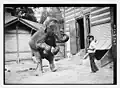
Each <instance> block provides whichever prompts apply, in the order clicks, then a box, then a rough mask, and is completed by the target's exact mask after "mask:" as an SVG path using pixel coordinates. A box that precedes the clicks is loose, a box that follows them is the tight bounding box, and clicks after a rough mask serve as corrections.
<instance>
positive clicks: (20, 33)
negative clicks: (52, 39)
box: [4, 13, 65, 62]
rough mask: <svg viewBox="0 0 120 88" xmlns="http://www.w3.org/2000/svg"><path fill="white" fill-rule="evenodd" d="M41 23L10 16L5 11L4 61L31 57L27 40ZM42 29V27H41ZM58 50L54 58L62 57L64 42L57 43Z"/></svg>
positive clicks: (39, 27)
mask: <svg viewBox="0 0 120 88" xmlns="http://www.w3.org/2000/svg"><path fill="white" fill-rule="evenodd" d="M41 27H43V25H41V24H39V23H36V22H32V21H29V20H26V19H22V18H18V17H15V16H11V15H10V14H8V13H7V15H5V20H4V44H5V45H4V53H5V61H14V60H15V61H18V62H19V61H20V60H29V59H31V55H32V54H31V49H30V47H29V44H28V41H29V39H30V38H31V35H32V33H33V31H37V30H41ZM42 29H43V28H42ZM58 45H59V46H60V52H59V53H58V54H57V55H56V56H55V58H64V46H65V45H64V44H60V43H59V44H58Z"/></svg>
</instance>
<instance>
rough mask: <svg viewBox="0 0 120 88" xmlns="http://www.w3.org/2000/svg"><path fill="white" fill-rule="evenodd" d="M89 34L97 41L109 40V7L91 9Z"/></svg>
mask: <svg viewBox="0 0 120 88" xmlns="http://www.w3.org/2000/svg"><path fill="white" fill-rule="evenodd" d="M91 33H92V35H94V36H95V38H96V39H97V40H108V39H110V40H111V17H110V7H93V8H92V9H91Z"/></svg>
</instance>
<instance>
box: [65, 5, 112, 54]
mask: <svg viewBox="0 0 120 88" xmlns="http://www.w3.org/2000/svg"><path fill="white" fill-rule="evenodd" d="M87 13H90V24H91V25H90V26H91V34H93V35H94V36H95V37H96V38H97V39H100V38H103V39H111V26H110V25H111V24H110V20H111V18H110V7H67V8H65V32H66V33H67V32H70V44H71V45H70V47H71V48H70V49H71V52H72V53H73V54H74V53H76V52H77V50H75V46H76V44H75V43H76V34H75V31H76V28H75V19H76V18H80V17H83V18H84V17H85V14H87ZM84 22H85V20H84ZM84 27H85V25H84ZM85 30H86V27H85ZM103 30H104V31H103ZM98 35H99V36H98ZM72 40H74V41H72ZM73 42H74V43H73ZM66 47H67V45H66ZM66 52H67V51H66Z"/></svg>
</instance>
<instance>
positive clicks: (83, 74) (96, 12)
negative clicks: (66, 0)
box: [1, 3, 118, 85]
mask: <svg viewBox="0 0 120 88" xmlns="http://www.w3.org/2000/svg"><path fill="white" fill-rule="evenodd" d="M117 20H118V19H117V4H77V3H76V4H37V3H36V4H26V3H25V4H3V36H4V37H3V41H4V42H3V46H4V47H3V48H4V49H3V56H4V57H3V75H4V77H3V84H4V85H48V84H52V85H116V84H117ZM1 59H2V58H1Z"/></svg>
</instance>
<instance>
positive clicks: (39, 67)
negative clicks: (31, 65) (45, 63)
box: [34, 51, 43, 73]
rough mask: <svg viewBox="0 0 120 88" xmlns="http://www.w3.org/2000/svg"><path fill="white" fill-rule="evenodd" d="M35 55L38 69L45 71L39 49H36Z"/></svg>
mask: <svg viewBox="0 0 120 88" xmlns="http://www.w3.org/2000/svg"><path fill="white" fill-rule="evenodd" d="M34 56H35V58H36V60H37V67H36V70H37V71H41V72H42V73H43V67H42V58H41V55H40V52H39V51H34Z"/></svg>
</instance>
